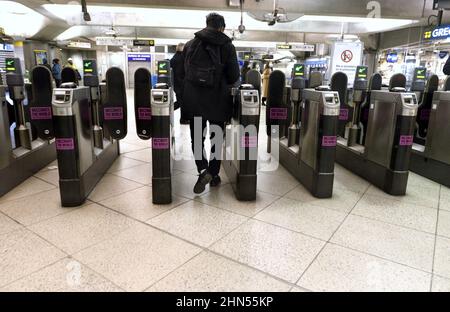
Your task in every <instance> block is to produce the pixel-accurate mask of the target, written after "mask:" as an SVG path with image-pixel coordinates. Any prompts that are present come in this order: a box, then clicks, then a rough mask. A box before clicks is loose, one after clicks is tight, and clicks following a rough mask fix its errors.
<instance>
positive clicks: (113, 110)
mask: <svg viewBox="0 0 450 312" xmlns="http://www.w3.org/2000/svg"><path fill="white" fill-rule="evenodd" d="M103 112H104V118H105V120H121V119H123V108H122V107H105V109H104V110H103Z"/></svg>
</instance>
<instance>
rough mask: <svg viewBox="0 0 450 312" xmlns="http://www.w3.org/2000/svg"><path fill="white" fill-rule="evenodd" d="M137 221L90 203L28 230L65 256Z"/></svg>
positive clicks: (118, 231)
mask: <svg viewBox="0 0 450 312" xmlns="http://www.w3.org/2000/svg"><path fill="white" fill-rule="evenodd" d="M135 223H136V221H133V220H131V219H130V218H127V217H125V216H122V215H120V214H118V213H116V212H114V211H112V210H109V209H107V208H104V207H101V206H99V205H97V204H91V205H87V206H84V207H82V208H79V209H77V210H75V211H72V212H69V213H66V214H63V215H60V216H57V217H55V218H52V219H50V220H47V221H44V222H42V223H38V224H35V225H33V226H31V227H30V229H31V230H32V231H34V232H35V233H37V234H39V235H40V236H42V237H44V238H45V239H47V240H48V241H50V242H52V243H53V244H54V245H55V246H58V247H59V248H61V249H62V250H64V251H65V252H67V253H68V254H73V253H75V252H77V251H79V250H81V249H83V248H86V247H89V246H92V245H94V244H97V243H99V242H101V241H103V240H105V239H107V238H109V237H111V236H114V235H117V234H119V233H120V232H123V231H125V230H127V229H128V228H130V227H131V226H133V225H134V224H135Z"/></svg>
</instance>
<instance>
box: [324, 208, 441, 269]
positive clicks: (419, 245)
mask: <svg viewBox="0 0 450 312" xmlns="http://www.w3.org/2000/svg"><path fill="white" fill-rule="evenodd" d="M331 241H332V242H333V243H336V244H339V245H341V246H345V247H349V248H352V249H356V250H359V251H362V252H366V253H369V254H372V255H375V256H379V257H382V258H385V259H388V260H392V261H395V262H398V263H401V264H405V265H408V266H411V267H413V268H416V269H420V270H424V271H427V272H431V266H432V260H433V247H434V235H431V234H427V233H424V232H419V231H416V230H412V229H407V228H404V227H400V226H396V225H391V224H388V223H384V222H379V221H375V220H370V219H366V218H362V217H358V216H353V215H350V216H349V217H348V218H347V219H346V220H345V222H344V223H343V225H342V226H341V227H340V228H339V230H338V231H337V232H336V234H335V235H334V236H333V238H332V239H331Z"/></svg>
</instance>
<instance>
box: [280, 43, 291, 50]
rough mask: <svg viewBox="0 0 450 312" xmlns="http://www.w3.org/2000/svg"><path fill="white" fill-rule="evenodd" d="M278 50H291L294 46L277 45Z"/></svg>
mask: <svg viewBox="0 0 450 312" xmlns="http://www.w3.org/2000/svg"><path fill="white" fill-rule="evenodd" d="M277 49H278V50H291V49H292V45H291V44H277Z"/></svg>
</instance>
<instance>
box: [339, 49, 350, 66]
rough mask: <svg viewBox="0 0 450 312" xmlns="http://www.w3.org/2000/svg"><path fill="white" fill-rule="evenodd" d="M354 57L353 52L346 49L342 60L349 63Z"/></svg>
mask: <svg viewBox="0 0 450 312" xmlns="http://www.w3.org/2000/svg"><path fill="white" fill-rule="evenodd" d="M352 59H353V53H352V51H350V50H345V51H344V52H342V54H341V60H342V61H343V62H345V63H349V62H350V61H351V60H352Z"/></svg>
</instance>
